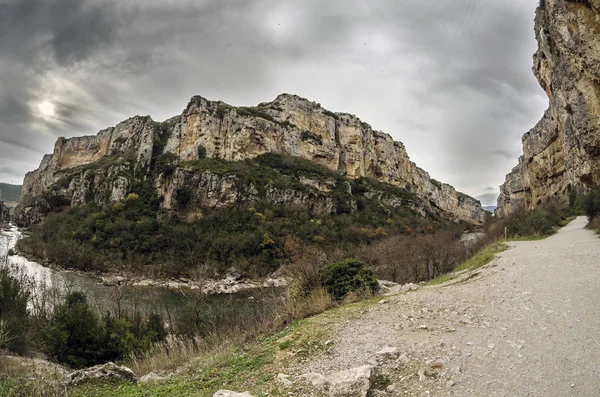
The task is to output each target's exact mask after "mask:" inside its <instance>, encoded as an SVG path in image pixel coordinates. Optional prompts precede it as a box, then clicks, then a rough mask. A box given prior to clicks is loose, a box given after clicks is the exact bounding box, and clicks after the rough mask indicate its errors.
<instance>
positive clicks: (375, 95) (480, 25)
mask: <svg viewBox="0 0 600 397" xmlns="http://www.w3.org/2000/svg"><path fill="white" fill-rule="evenodd" d="M537 3H538V0H511V1H507V0H435V1H434V0H287V1H284V0H204V1H201V0H193V1H192V0H168V1H167V0H119V1H113V0H0V54H1V55H0V76H1V77H0V181H3V182H9V183H21V182H22V179H23V176H24V174H25V172H27V171H29V170H32V169H35V168H36V167H37V166H38V164H39V162H40V160H41V156H42V155H43V154H44V153H50V152H51V151H52V148H53V145H54V141H55V140H56V138H57V137H59V136H67V137H70V136H77V135H90V134H95V133H96V132H97V131H99V130H100V129H103V128H105V127H108V126H112V125H115V124H116V123H118V122H119V121H121V120H124V119H126V118H128V117H130V116H133V115H136V114H140V115H147V114H149V115H151V116H152V117H153V118H154V119H155V120H159V121H160V120H164V119H166V118H168V117H171V116H174V115H176V114H179V113H180V112H181V111H182V110H183V108H184V106H185V105H186V103H187V102H188V100H189V98H190V97H191V96H193V95H196V94H199V95H202V96H204V97H206V98H209V99H215V100H217V99H218V100H223V101H225V102H228V103H231V104H233V105H245V106H250V105H255V104H257V103H259V102H264V101H270V100H272V99H274V98H275V97H276V96H277V95H278V94H280V93H282V92H287V93H295V94H298V95H300V96H303V97H306V98H309V99H311V100H314V101H316V102H320V103H321V104H322V105H323V106H324V107H326V108H328V109H330V110H333V111H339V112H348V113H354V114H356V115H357V116H359V117H360V118H361V119H362V120H363V121H366V122H368V123H369V124H371V125H372V126H373V127H374V128H375V129H380V130H383V131H385V132H387V133H389V134H391V135H392V136H393V137H394V139H396V140H399V141H402V142H404V144H405V145H406V147H407V150H408V153H409V155H410V156H411V158H412V160H413V161H415V162H416V163H417V164H418V165H419V166H420V167H422V168H424V169H425V170H426V171H428V172H429V173H430V174H431V175H432V177H434V178H436V179H438V180H441V181H444V182H448V183H450V184H452V185H454V186H455V187H457V188H458V189H459V190H462V191H464V192H466V193H468V194H471V195H473V196H477V197H478V198H480V199H482V201H483V203H484V204H494V203H495V198H496V196H497V191H498V188H497V187H498V185H499V184H500V183H501V182H502V181H503V180H504V174H506V173H507V172H508V171H509V170H510V169H511V168H512V167H513V166H514V165H515V164H516V162H517V158H518V156H519V155H520V153H521V141H520V138H521V135H523V133H525V132H526V131H527V130H528V129H530V128H531V127H532V126H533V125H534V124H535V123H536V122H537V121H538V120H539V119H540V117H541V115H542V114H543V111H544V110H545V108H546V107H547V104H548V99H547V98H546V96H545V94H544V93H543V91H542V89H541V88H540V87H539V86H538V84H537V82H536V80H535V78H534V77H533V74H532V73H531V64H532V60H531V56H532V54H533V52H534V51H535V49H536V42H535V39H534V32H533V18H534V10H535V7H536V5H537Z"/></svg>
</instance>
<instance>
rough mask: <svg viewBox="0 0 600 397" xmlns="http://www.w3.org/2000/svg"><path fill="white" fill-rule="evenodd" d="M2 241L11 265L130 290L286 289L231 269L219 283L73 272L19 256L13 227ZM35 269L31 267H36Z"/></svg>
mask: <svg viewBox="0 0 600 397" xmlns="http://www.w3.org/2000/svg"><path fill="white" fill-rule="evenodd" d="M2 237H4V238H5V239H7V240H8V243H4V242H3V241H1V240H0V243H1V244H2V246H3V247H7V248H5V250H6V251H7V252H8V253H9V255H11V261H13V262H14V261H15V260H16V261H17V262H21V265H23V262H27V263H26V264H25V266H29V267H31V266H32V265H31V264H35V265H37V266H39V267H43V268H46V269H48V271H52V272H58V273H68V274H75V275H78V276H81V277H85V278H88V279H93V280H96V282H97V283H98V284H101V285H104V286H107V287H113V286H123V285H127V286H132V287H153V288H165V289H172V290H179V289H188V290H201V291H202V293H204V294H207V295H228V294H237V293H242V292H250V291H252V290H257V289H274V288H283V287H285V286H287V283H288V281H287V279H286V278H284V277H281V276H275V275H272V276H270V277H266V278H261V279H248V278H244V277H242V276H241V274H240V273H239V272H238V271H237V270H236V269H234V268H231V269H230V270H229V271H228V273H227V275H226V276H225V277H224V278H222V279H211V278H205V279H202V280H192V279H188V278H178V279H166V278H152V277H147V276H143V275H139V274H133V273H127V272H101V273H100V272H84V271H81V270H76V269H68V268H63V267H61V266H60V265H58V264H56V263H53V262H50V261H47V260H44V259H42V258H37V257H35V256H32V255H30V254H28V253H26V252H22V251H20V250H18V248H17V241H18V240H19V239H21V238H24V237H25V238H26V236H24V235H23V232H22V231H20V230H19V229H18V228H17V227H16V226H14V225H8V226H7V227H5V228H3V230H2V231H1V232H0V238H2ZM37 266H34V267H37Z"/></svg>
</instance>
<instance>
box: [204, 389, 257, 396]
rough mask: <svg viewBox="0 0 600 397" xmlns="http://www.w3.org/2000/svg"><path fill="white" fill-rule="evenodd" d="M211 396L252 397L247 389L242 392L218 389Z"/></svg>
mask: <svg viewBox="0 0 600 397" xmlns="http://www.w3.org/2000/svg"><path fill="white" fill-rule="evenodd" d="M213 397H254V396H253V395H252V394H250V393H249V392H247V391H246V392H243V393H238V392H235V391H231V390H219V391H218V392H216V393H215V394H213Z"/></svg>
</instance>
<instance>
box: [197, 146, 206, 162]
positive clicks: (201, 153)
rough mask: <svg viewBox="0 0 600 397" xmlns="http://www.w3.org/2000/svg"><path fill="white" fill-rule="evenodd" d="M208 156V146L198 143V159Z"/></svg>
mask: <svg viewBox="0 0 600 397" xmlns="http://www.w3.org/2000/svg"><path fill="white" fill-rule="evenodd" d="M205 158H206V148H205V147H204V146H203V145H198V160H204V159H205Z"/></svg>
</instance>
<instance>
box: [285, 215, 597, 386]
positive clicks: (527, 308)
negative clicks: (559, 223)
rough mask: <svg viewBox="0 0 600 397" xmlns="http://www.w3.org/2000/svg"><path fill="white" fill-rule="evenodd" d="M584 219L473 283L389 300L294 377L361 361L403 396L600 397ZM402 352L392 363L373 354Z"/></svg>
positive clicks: (343, 329)
mask: <svg viewBox="0 0 600 397" xmlns="http://www.w3.org/2000/svg"><path fill="white" fill-rule="evenodd" d="M585 224H586V219H585V218H584V217H579V218H577V219H576V220H575V221H573V222H572V223H571V224H569V225H568V226H566V227H564V228H563V229H562V230H560V231H559V232H558V233H557V234H556V235H554V236H552V237H550V238H547V239H545V240H541V241H532V242H514V243H509V245H510V247H511V249H509V250H508V251H505V252H503V253H501V254H498V256H497V258H496V259H495V260H494V261H493V262H491V263H490V264H489V265H487V266H485V267H484V268H482V269H480V270H478V271H476V272H475V273H474V274H472V275H471V277H470V278H468V277H467V278H465V279H463V280H462V281H459V282H454V283H451V284H449V285H442V286H436V287H426V288H421V289H420V290H418V291H415V292H409V293H407V294H403V295H397V296H392V297H387V298H385V300H386V301H387V302H385V303H381V304H377V305H374V306H371V307H366V308H365V309H364V310H363V311H362V313H361V314H360V315H359V316H357V317H355V318H351V319H349V320H347V321H342V322H340V323H339V324H337V325H335V328H334V331H333V332H332V335H333V337H332V341H333V348H332V349H331V350H330V351H329V352H327V353H322V354H317V355H315V356H312V357H310V358H309V359H308V360H307V361H304V362H301V363H296V364H294V365H293V366H292V368H289V372H290V373H292V374H294V375H298V374H301V373H306V372H318V373H322V374H325V375H327V374H331V373H332V372H335V371H338V370H344V369H348V368H353V367H358V366H361V365H365V364H371V365H375V366H377V370H378V371H380V372H383V373H385V374H387V375H388V376H389V378H390V380H391V381H392V382H393V386H392V387H391V388H389V390H390V391H389V392H387V393H386V395H398V396H486V397H488V396H600V288H599V287H600V239H598V237H597V236H596V235H595V234H594V233H593V232H592V231H589V230H585V229H584V226H585ZM386 346H389V347H396V348H398V355H396V356H395V357H392V358H389V357H388V358H382V357H378V356H377V354H376V353H377V352H378V351H380V350H381V349H382V348H384V347H386Z"/></svg>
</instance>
